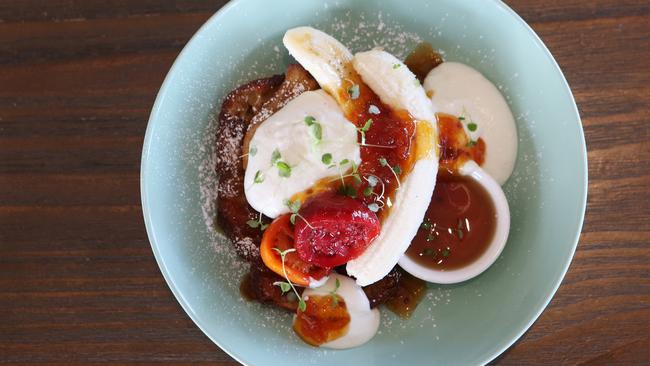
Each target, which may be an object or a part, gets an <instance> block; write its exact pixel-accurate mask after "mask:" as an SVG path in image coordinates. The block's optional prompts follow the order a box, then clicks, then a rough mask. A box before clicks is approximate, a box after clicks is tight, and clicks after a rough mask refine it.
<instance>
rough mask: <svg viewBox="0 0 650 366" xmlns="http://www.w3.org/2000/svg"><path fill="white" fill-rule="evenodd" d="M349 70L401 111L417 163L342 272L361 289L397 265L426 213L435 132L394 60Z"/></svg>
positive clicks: (379, 56)
mask: <svg viewBox="0 0 650 366" xmlns="http://www.w3.org/2000/svg"><path fill="white" fill-rule="evenodd" d="M353 66H354V69H355V70H356V71H357V72H358V73H359V75H361V78H362V79H363V82H364V83H365V84H366V85H368V86H369V87H370V88H371V89H372V90H373V91H374V92H375V94H377V95H378V96H379V98H380V99H381V101H382V102H383V103H385V104H387V105H389V106H390V107H391V108H393V109H394V110H406V111H407V112H409V114H410V115H411V116H413V117H414V118H415V119H416V120H417V121H418V122H417V123H418V124H417V126H416V136H415V138H416V151H412V152H411V153H412V154H413V153H415V154H417V155H416V156H417V159H418V160H417V161H416V163H415V165H414V166H413V170H412V171H411V172H410V174H408V175H407V176H406V178H405V179H404V180H403V181H402V186H401V188H400V189H398V190H397V192H396V194H395V202H394V204H393V207H392V208H391V211H390V214H389V215H388V217H387V218H386V219H385V220H384V222H383V223H382V228H381V232H380V234H379V237H377V238H376V239H375V241H374V243H373V244H372V245H370V246H369V247H368V249H366V251H365V252H364V253H363V254H362V255H361V256H360V257H358V258H356V259H354V260H352V261H350V262H348V264H347V267H346V270H347V272H348V274H349V275H351V276H354V277H356V279H357V283H358V284H359V285H361V286H366V285H369V284H371V283H374V282H376V281H379V280H380V279H382V278H383V277H384V276H386V275H387V274H388V272H390V270H391V269H392V268H393V267H394V266H395V264H397V261H399V259H400V257H401V256H402V255H403V254H404V252H405V251H406V249H408V247H409V245H410V244H411V240H413V237H415V234H416V233H417V231H418V228H419V227H420V224H421V222H422V219H423V217H424V214H425V213H426V211H427V208H428V207H429V202H430V201H431V195H432V194H433V189H434V188H435V185H436V175H437V173H438V158H439V154H438V149H437V141H438V132H437V131H438V129H437V124H436V115H435V112H436V111H435V109H434V106H433V104H431V102H430V101H429V98H427V96H426V93H425V91H424V89H423V88H422V86H421V85H420V83H419V82H418V80H417V78H416V77H415V75H414V74H413V73H412V72H411V71H410V70H409V69H408V68H407V67H406V66H405V65H403V64H402V62H401V61H400V60H398V59H397V58H396V57H395V56H393V55H391V54H390V53H387V52H385V51H381V50H372V51H368V52H361V53H357V54H356V55H355V56H354V60H353Z"/></svg>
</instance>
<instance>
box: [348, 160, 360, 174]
mask: <svg viewBox="0 0 650 366" xmlns="http://www.w3.org/2000/svg"><path fill="white" fill-rule="evenodd" d="M350 165H352V173H356V172H357V169H359V166H358V165H357V163H355V162H354V161H351V162H350Z"/></svg>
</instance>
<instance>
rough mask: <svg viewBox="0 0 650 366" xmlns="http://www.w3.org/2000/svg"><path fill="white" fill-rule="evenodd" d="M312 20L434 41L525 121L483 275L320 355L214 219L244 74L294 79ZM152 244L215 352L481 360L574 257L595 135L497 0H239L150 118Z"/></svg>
mask: <svg viewBox="0 0 650 366" xmlns="http://www.w3.org/2000/svg"><path fill="white" fill-rule="evenodd" d="M300 25H311V26H314V27H317V28H320V29H321V30H323V31H326V32H328V33H330V34H332V35H333V36H334V37H336V38H338V39H339V40H341V41H342V42H343V43H344V44H346V45H347V46H348V47H349V48H351V50H352V51H353V52H356V51H361V50H366V49H368V48H370V47H373V46H383V47H384V48H385V49H386V50H387V51H389V52H392V53H394V54H395V55H396V56H398V57H404V56H406V54H408V52H409V51H410V50H411V49H412V48H413V47H414V46H415V45H416V44H417V43H418V42H420V41H428V42H430V43H432V44H433V45H434V47H436V48H438V49H440V50H441V51H443V53H444V57H445V58H446V59H447V60H450V61H460V62H464V63H467V64H469V65H471V66H473V67H475V68H477V69H478V70H479V71H481V72H482V73H483V74H484V75H485V76H486V77H487V78H488V79H490V80H491V81H492V82H494V83H495V84H496V85H497V86H498V87H499V89H500V90H501V92H502V93H503V94H504V96H505V97H506V100H507V101H508V103H509V105H510V108H511V109H512V111H513V114H514V116H515V117H516V123H517V128H518V134H519V139H520V141H519V152H518V158H517V163H516V167H515V171H514V174H513V175H512V177H510V179H509V181H508V182H507V183H506V184H505V186H504V190H505V193H506V196H507V198H508V203H509V204H510V211H511V230H510V236H509V239H508V243H507V245H506V247H505V249H504V250H503V252H502V253H501V256H500V257H499V258H498V259H497V260H496V262H495V263H494V264H493V265H492V266H491V267H490V268H489V269H488V270H486V271H485V272H483V273H482V274H481V275H480V276H478V277H476V278H474V279H472V280H469V281H466V282H463V283H462V284H457V285H431V286H430V288H429V291H428V293H427V295H426V296H425V298H424V300H423V301H422V303H421V304H420V305H419V306H418V308H417V310H416V311H415V313H414V315H413V317H412V318H411V319H408V320H402V319H400V318H398V317H396V316H394V315H393V314H391V313H390V312H389V311H386V310H382V323H381V325H380V328H379V332H378V334H377V335H376V336H375V337H374V338H373V339H372V340H371V341H370V342H369V343H367V344H365V345H363V346H361V347H358V348H355V349H350V350H345V351H332V350H325V349H317V348H313V347H310V346H308V345H306V344H305V343H303V342H301V341H300V340H299V339H298V338H297V337H296V336H295V335H294V334H293V332H292V330H291V328H290V324H291V314H287V313H283V312H281V311H277V310H273V309H270V308H268V307H264V306H262V305H259V304H256V303H250V302H246V301H245V300H243V299H242V297H241V296H240V293H239V281H240V279H241V277H242V276H243V274H244V273H245V272H246V268H247V265H246V264H245V263H244V262H242V261H240V260H239V259H237V257H236V255H235V254H234V252H233V250H232V246H231V245H230V244H229V243H228V242H227V240H225V238H224V236H223V235H221V234H220V230H219V228H218V227H216V226H215V224H214V213H215V197H216V194H217V192H216V185H215V184H216V177H215V174H214V162H215V159H216V158H217V156H218V152H215V151H214V136H215V126H216V118H215V116H216V115H217V114H218V111H219V108H220V104H221V102H222V99H223V97H224V96H225V95H226V94H227V93H228V92H229V91H230V90H232V89H233V88H234V87H236V86H238V85H239V84H241V83H243V82H245V81H247V80H251V79H255V78H260V77H265V76H268V75H271V74H274V73H282V72H283V71H284V70H285V68H286V66H287V65H288V63H289V62H291V58H290V57H289V55H288V53H287V52H286V51H285V50H284V48H283V47H282V43H281V38H282V35H283V34H284V32H285V31H286V30H287V29H289V28H292V27H296V26H300ZM141 191H142V208H143V211H144V218H145V223H146V227H147V233H148V235H149V239H150V241H151V246H152V249H153V253H154V255H155V257H156V260H157V261H158V264H159V266H160V269H161V272H162V274H163V276H164V277H165V279H166V281H167V283H168V284H169V287H170V289H171V290H172V292H173V293H174V295H175V296H176V298H177V300H178V302H179V303H180V304H181V305H182V307H183V309H185V311H186V312H187V314H188V315H189V316H190V318H191V319H192V320H193V321H194V322H195V323H196V324H197V326H198V327H199V328H201V330H202V331H203V332H204V333H205V334H206V335H207V336H208V337H209V338H210V339H211V340H213V341H214V342H215V343H216V344H217V345H219V347H221V348H222V349H223V350H225V351H226V352H228V353H229V354H230V355H231V356H232V357H234V358H235V359H237V360H239V361H240V362H242V363H244V364H247V365H275V364H277V365H283V366H291V365H300V366H304V365H338V364H346V365H393V364H396V363H398V362H399V363H401V364H404V365H420V364H427V365H473V364H482V363H486V362H488V361H490V360H491V359H493V358H494V357H496V356H497V355H499V354H500V353H501V352H503V351H504V350H505V349H507V348H508V347H509V346H510V345H511V344H512V343H513V342H515V340H516V339H517V338H519V337H520V336H521V335H522V334H523V333H524V332H525V331H526V329H528V327H530V326H531V324H532V323H533V322H534V321H535V319H537V317H538V316H539V315H540V313H541V312H542V311H543V309H544V307H545V306H546V305H547V304H548V302H549V301H550V299H551V297H552V296H553V294H554V293H555V291H556V289H557V288H558V286H559V285H560V282H561V281H562V278H563V276H564V274H565V272H566V270H567V268H568V266H569V263H570V262H571V258H572V256H573V253H574V250H575V248H576V244H577V241H578V236H579V234H580V229H581V225H582V220H583V215H584V209H585V201H586V194H587V163H586V151H585V141H584V137H583V132H582V126H581V123H580V118H579V115H578V111H577V109H576V105H575V102H574V100H573V96H572V95H571V90H570V89H569V86H568V85H567V82H566V80H565V79H564V76H563V75H562V72H561V71H560V69H559V67H558V65H557V63H556V62H555V61H554V59H553V57H552V56H551V54H550V53H549V51H548V50H547V49H546V47H545V46H544V44H543V43H542V41H540V39H539V38H538V37H537V36H536V35H535V33H534V32H533V31H532V30H531V29H530V28H529V27H528V26H527V25H526V23H525V22H524V21H523V20H522V19H521V18H519V17H518V16H517V15H516V14H515V13H514V12H513V11H512V10H510V9H509V8H508V7H507V6H506V5H504V4H503V3H501V2H498V1H493V0H465V1H456V0H439V1H435V2H432V1H427V0H413V1H408V2H406V1H398V0H381V1H380V0H374V1H353V0H336V1H289V0H275V1H273V2H270V1H264V0H235V1H233V2H231V3H229V4H228V5H226V6H225V7H224V8H223V9H221V10H220V11H219V12H218V13H217V14H215V15H214V16H213V17H212V18H210V20H208V21H207V22H206V23H205V25H203V27H201V29H200V30H199V31H198V32H197V33H196V35H195V36H194V37H193V38H192V40H191V41H190V42H189V43H188V44H187V45H186V47H185V48H184V49H183V51H182V52H181V54H180V55H179V56H178V59H177V60H176V62H175V63H174V65H173V67H172V68H171V70H170V71H169V74H168V75H167V77H166V79H165V81H164V83H163V85H162V87H161V89H160V92H159V94H158V97H157V99H156V102H155V105H154V107H153V110H152V112H151V117H150V120H149V125H148V127H147V133H146V138H145V144H144V150H143V155H142V168H141Z"/></svg>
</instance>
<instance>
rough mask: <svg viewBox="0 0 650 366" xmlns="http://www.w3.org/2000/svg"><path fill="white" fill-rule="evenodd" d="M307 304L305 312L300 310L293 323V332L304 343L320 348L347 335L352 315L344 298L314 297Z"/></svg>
mask: <svg viewBox="0 0 650 366" xmlns="http://www.w3.org/2000/svg"><path fill="white" fill-rule="evenodd" d="M334 296H336V298H337V300H336V301H335V300H334ZM306 303H307V307H306V308H305V311H300V310H298V312H297V314H296V318H295V320H294V322H293V330H294V331H295V332H296V334H298V336H299V337H300V338H301V339H302V340H303V341H305V342H306V343H308V344H311V345H312V346H320V345H321V344H323V343H327V342H329V341H332V340H335V339H337V338H340V337H342V336H343V335H345V334H346V333H347V331H348V328H349V326H350V314H349V313H348V309H347V306H346V305H345V301H344V300H343V298H342V297H340V296H339V295H333V296H317V295H312V296H309V298H308V299H307V300H306Z"/></svg>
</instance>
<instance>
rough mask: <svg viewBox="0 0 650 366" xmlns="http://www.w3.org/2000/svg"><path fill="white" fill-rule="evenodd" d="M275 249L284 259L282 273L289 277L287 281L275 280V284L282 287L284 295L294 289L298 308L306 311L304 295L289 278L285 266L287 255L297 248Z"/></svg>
mask: <svg viewBox="0 0 650 366" xmlns="http://www.w3.org/2000/svg"><path fill="white" fill-rule="evenodd" d="M273 250H275V251H276V252H278V254H280V259H282V273H283V274H284V278H286V279H287V282H284V281H277V282H274V283H273V284H274V285H276V286H279V287H280V290H281V291H282V294H283V295H284V294H285V293H286V292H289V290H290V289H291V290H293V292H294V293H295V294H296V297H298V309H300V311H305V309H307V303H306V302H305V300H304V299H303V298H302V296H300V294H299V293H298V290H296V287H295V286H294V285H293V282H291V280H290V279H289V276H288V275H287V269H286V268H285V264H284V262H285V257H286V255H287V254H289V253H291V252H295V251H296V249H295V248H289V249H286V250H280V249H278V248H273Z"/></svg>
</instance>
